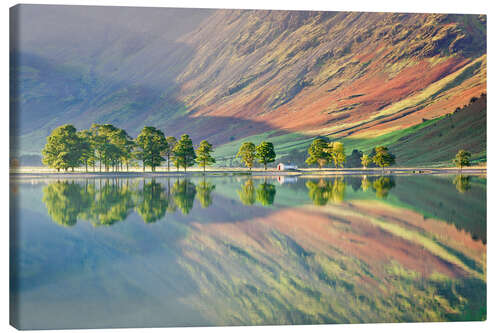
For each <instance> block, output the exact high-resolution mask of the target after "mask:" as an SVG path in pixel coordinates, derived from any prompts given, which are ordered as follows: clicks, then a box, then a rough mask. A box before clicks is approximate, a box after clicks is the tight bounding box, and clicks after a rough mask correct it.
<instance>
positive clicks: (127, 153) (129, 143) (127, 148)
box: [111, 129, 135, 171]
mask: <svg viewBox="0 0 500 333" xmlns="http://www.w3.org/2000/svg"><path fill="white" fill-rule="evenodd" d="M111 143H112V144H113V145H115V146H116V147H117V148H118V149H117V154H116V160H115V162H114V163H115V167H116V168H120V169H122V170H123V164H125V166H126V168H127V171H128V169H129V166H130V164H131V162H132V160H133V158H134V154H133V152H134V148H135V142H134V141H133V140H132V138H131V137H130V136H129V135H128V134H127V132H126V131H125V130H123V129H117V130H116V131H114V132H113V133H112V134H111Z"/></svg>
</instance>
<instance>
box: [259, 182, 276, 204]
mask: <svg viewBox="0 0 500 333" xmlns="http://www.w3.org/2000/svg"><path fill="white" fill-rule="evenodd" d="M275 196H276V186H275V185H273V184H268V183H266V182H264V183H262V184H259V186H258V187H257V201H258V202H260V203H261V204H262V206H271V205H272V204H273V203H274V197H275Z"/></svg>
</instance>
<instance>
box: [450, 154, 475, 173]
mask: <svg viewBox="0 0 500 333" xmlns="http://www.w3.org/2000/svg"><path fill="white" fill-rule="evenodd" d="M470 158H471V153H470V152H468V151H466V150H463V149H461V150H459V151H458V153H457V155H455V158H454V159H453V164H455V165H456V166H457V167H459V168H460V171H461V170H462V168H463V167H464V166H469V165H470Z"/></svg>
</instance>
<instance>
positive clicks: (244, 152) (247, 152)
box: [236, 142, 255, 170]
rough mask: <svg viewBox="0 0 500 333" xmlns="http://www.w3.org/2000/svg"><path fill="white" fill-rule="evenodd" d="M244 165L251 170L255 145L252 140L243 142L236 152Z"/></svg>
mask: <svg viewBox="0 0 500 333" xmlns="http://www.w3.org/2000/svg"><path fill="white" fill-rule="evenodd" d="M236 157H239V158H240V159H241V160H242V161H243V163H245V165H246V166H247V167H248V168H249V169H250V170H252V167H253V165H254V161H255V145H254V144H253V143H252V142H244V143H243V144H242V145H241V146H240V150H239V151H238V153H237V154H236Z"/></svg>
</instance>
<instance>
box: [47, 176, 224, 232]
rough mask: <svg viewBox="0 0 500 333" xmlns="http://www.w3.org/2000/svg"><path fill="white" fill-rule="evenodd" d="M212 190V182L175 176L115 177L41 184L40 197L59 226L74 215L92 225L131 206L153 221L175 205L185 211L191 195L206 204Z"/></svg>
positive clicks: (73, 219)
mask: <svg viewBox="0 0 500 333" xmlns="http://www.w3.org/2000/svg"><path fill="white" fill-rule="evenodd" d="M214 190H215V185H214V184H212V183H210V182H208V181H206V180H203V181H201V182H200V183H199V184H198V185H197V186H195V185H194V183H193V182H191V181H190V180H189V179H182V180H179V179H178V180H176V181H175V183H174V184H173V186H170V181H169V182H168V185H167V186H166V187H165V186H164V185H163V184H162V183H160V182H157V181H156V180H154V179H153V180H150V181H145V180H144V181H142V183H140V182H132V181H129V180H125V181H123V180H119V179H106V180H96V181H91V182H88V181H87V182H86V183H85V184H81V183H76V182H70V181H57V182H53V183H50V184H48V185H47V186H45V187H44V188H43V198H42V201H43V203H44V204H45V206H46V208H47V212H48V214H49V216H50V217H51V218H52V220H53V221H54V222H56V223H58V224H60V225H63V226H73V225H75V224H76V223H77V220H78V219H80V220H84V221H89V222H91V223H92V225H93V226H100V225H112V224H114V223H116V222H119V221H123V220H125V219H126V218H127V217H128V216H129V214H130V213H131V212H132V211H134V210H135V211H136V212H137V214H138V215H139V216H140V217H141V218H142V219H143V221H144V222H145V223H153V222H156V221H158V220H160V219H162V218H163V217H165V215H166V213H167V212H169V213H173V212H175V211H177V209H179V210H180V211H181V212H182V214H185V215H187V214H189V212H190V211H191V209H192V208H193V205H194V199H195V197H197V198H198V201H199V202H200V206H201V207H203V208H207V207H209V206H210V205H211V204H212V195H213V193H212V192H213V191H214Z"/></svg>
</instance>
